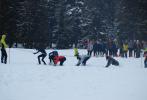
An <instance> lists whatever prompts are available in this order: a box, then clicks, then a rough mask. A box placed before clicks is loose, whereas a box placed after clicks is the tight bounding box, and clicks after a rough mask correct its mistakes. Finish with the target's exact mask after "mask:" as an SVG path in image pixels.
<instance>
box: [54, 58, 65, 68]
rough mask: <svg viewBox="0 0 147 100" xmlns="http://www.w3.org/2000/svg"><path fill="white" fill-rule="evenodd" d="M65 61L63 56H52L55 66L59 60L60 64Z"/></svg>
mask: <svg viewBox="0 0 147 100" xmlns="http://www.w3.org/2000/svg"><path fill="white" fill-rule="evenodd" d="M65 61H66V57H64V56H55V57H54V58H53V62H54V65H55V66H56V65H57V63H58V62H60V66H63V63H64V62H65Z"/></svg>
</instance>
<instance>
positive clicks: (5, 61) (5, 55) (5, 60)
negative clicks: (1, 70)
mask: <svg viewBox="0 0 147 100" xmlns="http://www.w3.org/2000/svg"><path fill="white" fill-rule="evenodd" d="M4 63H5V64H7V52H6V51H5V53H4Z"/></svg>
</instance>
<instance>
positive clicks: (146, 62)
mask: <svg viewBox="0 0 147 100" xmlns="http://www.w3.org/2000/svg"><path fill="white" fill-rule="evenodd" d="M144 68H147V58H145V61H144Z"/></svg>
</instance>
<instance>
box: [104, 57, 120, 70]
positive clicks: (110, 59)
mask: <svg viewBox="0 0 147 100" xmlns="http://www.w3.org/2000/svg"><path fill="white" fill-rule="evenodd" d="M106 60H107V61H108V62H107V65H106V66H105V67H109V66H110V65H111V64H112V65H115V66H119V62H118V61H117V60H115V59H114V58H112V57H111V56H106Z"/></svg>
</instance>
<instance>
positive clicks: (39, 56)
mask: <svg viewBox="0 0 147 100" xmlns="http://www.w3.org/2000/svg"><path fill="white" fill-rule="evenodd" d="M41 57H42V54H41V55H39V56H38V63H39V64H41V61H40V58H41Z"/></svg>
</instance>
